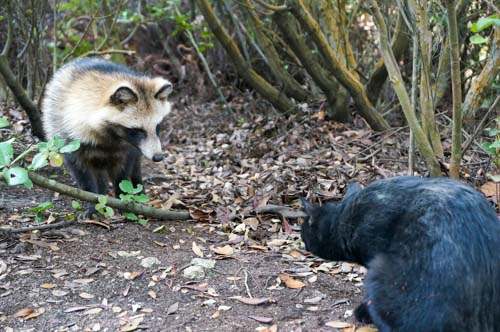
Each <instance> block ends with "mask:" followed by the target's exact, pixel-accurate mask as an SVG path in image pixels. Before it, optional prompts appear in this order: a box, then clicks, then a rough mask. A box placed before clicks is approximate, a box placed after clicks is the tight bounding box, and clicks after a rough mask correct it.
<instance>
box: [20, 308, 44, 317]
mask: <svg viewBox="0 0 500 332" xmlns="http://www.w3.org/2000/svg"><path fill="white" fill-rule="evenodd" d="M44 312H45V308H38V309H36V310H35V311H34V312H32V313H30V314H29V315H27V316H24V320H28V319H33V318H37V317H38V316H40V315H41V314H43V313H44Z"/></svg>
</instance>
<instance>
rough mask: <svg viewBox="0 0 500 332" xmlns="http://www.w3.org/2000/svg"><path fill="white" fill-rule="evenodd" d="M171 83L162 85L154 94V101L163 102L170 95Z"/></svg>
mask: <svg viewBox="0 0 500 332" xmlns="http://www.w3.org/2000/svg"><path fill="white" fill-rule="evenodd" d="M172 88H173V86H172V83H167V84H165V85H163V86H162V87H161V88H160V90H158V92H157V93H156V94H155V98H156V99H160V100H164V99H166V98H167V97H168V95H170V93H172Z"/></svg>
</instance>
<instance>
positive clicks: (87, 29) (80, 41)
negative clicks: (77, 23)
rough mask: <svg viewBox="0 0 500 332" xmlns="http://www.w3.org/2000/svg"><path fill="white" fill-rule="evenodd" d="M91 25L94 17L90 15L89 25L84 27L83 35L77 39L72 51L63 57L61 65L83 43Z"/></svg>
mask: <svg viewBox="0 0 500 332" xmlns="http://www.w3.org/2000/svg"><path fill="white" fill-rule="evenodd" d="M92 23H94V15H92V16H91V17H90V21H89V23H88V24H87V26H86V27H85V30H83V33H82V35H81V36H80V39H78V41H77V42H76V44H75V46H74V47H73V49H72V50H71V51H70V52H69V53H68V54H66V55H65V56H64V58H63V59H62V61H61V63H65V62H66V60H67V59H68V58H69V57H70V56H72V55H73V54H74V53H75V52H76V49H77V48H78V47H79V46H80V44H81V43H82V41H83V38H85V36H86V35H87V32H88V31H89V29H90V27H91V26H92Z"/></svg>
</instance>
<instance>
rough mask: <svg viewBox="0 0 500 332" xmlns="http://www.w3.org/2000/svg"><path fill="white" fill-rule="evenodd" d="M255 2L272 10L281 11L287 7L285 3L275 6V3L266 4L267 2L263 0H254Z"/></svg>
mask: <svg viewBox="0 0 500 332" xmlns="http://www.w3.org/2000/svg"><path fill="white" fill-rule="evenodd" d="M255 2H257V3H258V4H259V5H261V6H262V7H264V8H266V9H267V10H270V11H273V12H282V11H285V10H287V9H288V8H287V6H286V5H281V6H275V5H271V4H268V3H267V2H265V1H263V0H255Z"/></svg>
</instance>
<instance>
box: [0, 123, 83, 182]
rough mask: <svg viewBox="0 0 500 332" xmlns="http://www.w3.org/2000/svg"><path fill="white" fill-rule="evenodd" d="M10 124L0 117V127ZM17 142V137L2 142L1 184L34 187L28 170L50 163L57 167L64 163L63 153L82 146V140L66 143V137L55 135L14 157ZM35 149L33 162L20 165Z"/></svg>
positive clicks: (0, 156) (0, 158)
mask: <svg viewBox="0 0 500 332" xmlns="http://www.w3.org/2000/svg"><path fill="white" fill-rule="evenodd" d="M9 125H10V123H9V121H8V120H7V118H5V117H0V128H5V127H8V126H9ZM15 142H16V139H15V138H10V139H9V140H7V141H3V142H0V184H2V182H4V183H6V184H7V185H9V186H17V185H21V184H22V185H24V186H25V187H26V188H28V189H31V188H32V187H33V183H32V182H31V180H30V178H29V175H28V171H35V170H38V169H40V168H42V167H45V166H47V165H48V164H49V163H50V165H52V166H55V167H58V166H61V165H62V164H63V158H62V155H61V153H70V152H74V151H76V150H78V149H79V148H80V142H78V141H71V142H69V143H68V144H66V141H65V140H64V139H62V138H59V137H58V136H54V137H53V138H52V139H50V140H49V141H47V142H41V143H39V144H38V145H33V146H31V147H29V148H27V149H24V151H22V152H21V153H20V154H19V155H18V156H17V157H14V144H15ZM35 150H38V153H36V154H35V156H34V157H33V159H32V161H31V164H30V165H29V166H27V167H23V166H20V165H19V164H20V162H21V161H22V160H24V158H25V157H26V156H27V155H29V154H30V153H31V152H33V151H35Z"/></svg>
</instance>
